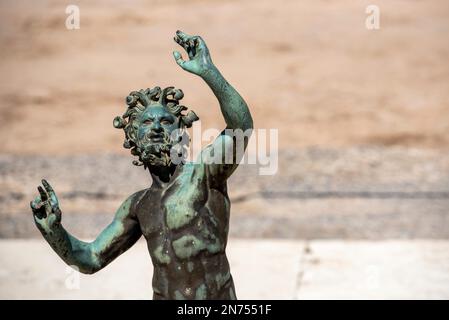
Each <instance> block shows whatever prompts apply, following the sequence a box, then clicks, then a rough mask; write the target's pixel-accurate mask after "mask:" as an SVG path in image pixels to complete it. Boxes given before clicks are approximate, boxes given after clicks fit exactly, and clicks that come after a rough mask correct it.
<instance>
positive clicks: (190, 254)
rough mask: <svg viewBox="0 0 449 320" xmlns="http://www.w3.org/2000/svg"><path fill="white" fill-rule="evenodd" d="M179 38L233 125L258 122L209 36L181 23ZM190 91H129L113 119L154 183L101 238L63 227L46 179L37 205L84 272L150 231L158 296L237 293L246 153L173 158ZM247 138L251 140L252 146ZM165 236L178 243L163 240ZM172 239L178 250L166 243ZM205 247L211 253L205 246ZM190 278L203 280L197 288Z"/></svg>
mask: <svg viewBox="0 0 449 320" xmlns="http://www.w3.org/2000/svg"><path fill="white" fill-rule="evenodd" d="M175 41H176V42H177V43H178V44H179V45H181V46H182V47H183V48H184V50H186V52H187V54H188V60H184V59H183V58H182V57H181V54H180V53H179V52H177V51H175V52H174V53H173V55H174V58H175V61H176V63H177V64H178V65H179V66H180V67H181V68H182V69H183V70H186V71H188V72H190V73H192V74H195V75H197V76H199V77H201V78H202V79H203V80H204V82H205V83H206V84H207V85H208V86H209V87H210V89H211V90H212V92H213V94H214V95H215V96H216V98H217V100H218V101H219V104H220V110H221V113H222V115H223V117H224V120H225V122H226V128H227V129H239V130H242V131H245V130H247V129H249V130H251V129H252V128H253V121H252V117H251V114H250V112H249V109H248V106H247V104H246V102H245V101H244V100H243V98H242V97H241V96H240V94H239V93H238V92H237V91H236V90H235V89H234V87H232V86H231V85H230V84H229V83H228V82H227V81H226V79H225V78H224V77H223V75H222V74H221V73H220V71H219V70H218V69H217V68H216V66H215V65H214V64H213V62H212V59H211V57H210V53H209V49H208V48H207V46H206V43H205V42H204V40H203V39H202V38H201V37H199V36H189V35H187V34H185V33H183V32H181V31H178V32H176V36H175ZM183 96H184V94H183V92H182V90H180V89H175V88H173V87H168V88H164V89H161V88H160V87H153V88H151V89H150V88H148V89H145V90H143V89H142V90H139V91H133V92H131V93H130V94H129V95H128V96H127V98H126V104H127V110H126V112H125V113H124V114H123V115H122V116H119V117H116V118H115V119H114V123H113V124H114V126H115V127H116V128H120V129H123V130H124V133H125V141H124V144H123V146H124V147H125V148H128V149H130V150H131V154H132V155H134V156H137V157H138V160H134V161H133V163H134V164H136V165H139V166H140V165H143V167H144V168H145V169H146V170H148V171H149V173H150V174H151V178H152V181H153V185H152V186H151V187H150V188H149V189H148V190H143V191H139V192H137V193H135V194H133V195H132V196H130V197H129V198H128V199H126V201H125V202H124V203H123V204H122V205H121V206H120V208H119V209H118V210H117V212H116V214H115V217H114V219H113V221H112V222H111V223H110V224H109V225H108V226H107V227H106V228H105V229H104V230H103V231H102V232H101V233H100V234H99V236H98V237H97V238H96V239H95V241H93V242H90V243H89V242H83V241H81V240H79V239H77V238H75V237H73V236H72V235H71V234H70V233H68V232H67V231H66V230H65V229H64V228H63V226H62V224H61V215H62V213H61V210H60V208H59V202H58V199H57V197H56V193H55V192H54V190H53V188H52V187H51V186H50V184H49V183H48V182H47V181H45V180H43V181H42V184H43V187H44V188H42V187H41V186H39V188H38V191H39V195H38V196H37V197H36V198H35V199H34V201H32V202H31V204H30V205H31V209H32V211H33V215H34V220H35V223H36V226H37V227H38V229H39V230H40V232H41V233H42V235H43V237H44V238H45V240H46V241H47V242H48V243H49V244H50V246H51V247H52V249H53V250H54V251H55V252H56V253H57V254H58V255H59V256H60V257H61V258H62V259H63V261H64V262H65V263H67V264H68V265H71V266H75V267H77V268H78V270H79V271H80V272H83V273H89V274H91V273H94V272H97V271H98V270H100V269H102V268H104V267H105V266H107V265H108V264H109V263H110V262H111V261H113V260H114V259H115V258H116V257H118V256H119V255H120V254H122V253H123V252H125V251H126V250H128V249H129V248H130V247H131V246H133V245H134V244H135V243H136V242H137V240H138V239H139V238H140V237H141V236H142V235H144V236H145V239H146V240H147V242H148V248H149V252H150V255H151V257H152V258H153V263H154V267H155V268H154V274H153V288H154V293H155V295H154V296H153V297H154V298H155V299H186V297H188V298H189V299H190V298H193V297H194V298H195V299H207V298H210V299H236V296H235V292H234V285H233V282H232V277H231V275H230V272H229V264H228V262H227V258H226V255H225V250H224V249H225V243H226V237H227V232H228V224H229V223H228V222H229V206H230V203H229V198H228V195H227V184H226V181H227V179H228V178H229V177H230V175H231V174H232V173H233V172H234V170H235V169H236V168H237V166H238V163H239V162H240V160H241V159H235V162H234V163H233V164H226V165H224V164H223V165H221V164H204V163H202V164H199V165H195V164H189V163H185V164H184V163H182V164H179V163H174V162H173V161H172V158H171V154H170V150H171V148H172V147H173V148H174V147H176V142H177V141H178V140H176V139H175V138H173V137H172V134H173V133H175V134H179V133H177V132H176V131H175V130H177V129H181V130H184V129H185V128H188V127H190V126H191V125H192V122H194V121H196V120H198V117H197V116H196V114H195V113H194V112H193V111H189V112H188V113H186V114H184V113H183V112H184V111H185V110H187V107H185V106H183V105H181V104H180V103H179V101H180V100H181V99H182V98H183ZM178 138H179V136H178ZM232 142H233V138H231V137H230V136H227V133H224V135H223V134H221V135H220V136H218V137H217V139H215V141H214V143H213V144H212V145H211V146H210V147H208V148H206V149H203V151H202V153H201V155H203V152H204V155H206V156H207V154H208V152H209V151H210V148H213V147H217V148H219V149H223V150H233V146H232V145H231V143H232ZM246 144H247V141H246V140H245V145H244V147H245V148H246ZM174 150H175V151H176V150H177V149H174ZM217 150H218V149H217ZM232 152H234V151H232ZM209 154H210V152H209ZM217 154H218V153H217ZM233 155H234V156H235V154H233ZM214 156H215V155H214ZM200 158H201V156H200ZM236 158H237V157H236ZM223 160H224V159H223ZM222 163H224V161H223V162H222ZM177 168H180V169H179V170H177ZM175 172H181V173H180V174H178V175H176V174H175ZM147 191H149V192H147ZM153 191H154V192H153ZM223 202H224V204H223ZM142 203H144V204H145V205H140V204H142ZM211 208H213V209H211ZM162 215H163V217H161V216H162ZM163 233H164V234H165V238H164V239H162V238H161V235H162V234H163ZM166 239H168V240H169V241H171V243H170V242H166V243H164V241H166ZM172 239H175V240H172ZM168 245H171V246H172V248H173V250H164V248H165V247H164V246H168ZM203 250H205V251H207V252H208V253H211V254H204V255H201V254H199V253H200V252H201V251H203ZM186 259H188V261H187V264H184V263H185V262H186V261H185V260H186ZM181 266H184V267H181ZM207 266H213V268H210V267H207ZM228 281H230V287H229V288H228V286H227V282H228ZM191 283H195V284H197V288H196V290H194V289H192V287H191ZM217 288H218V289H217Z"/></svg>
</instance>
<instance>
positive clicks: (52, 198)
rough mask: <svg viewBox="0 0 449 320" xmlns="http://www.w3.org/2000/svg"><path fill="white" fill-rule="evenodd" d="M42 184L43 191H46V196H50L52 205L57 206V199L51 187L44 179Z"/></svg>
mask: <svg viewBox="0 0 449 320" xmlns="http://www.w3.org/2000/svg"><path fill="white" fill-rule="evenodd" d="M42 184H43V185H44V188H45V190H46V191H47V193H48V195H49V196H50V199H51V201H52V204H54V205H57V203H58V198H57V197H56V193H55V191H54V190H53V188H52V187H51V185H50V184H49V183H48V181H47V180H45V179H42Z"/></svg>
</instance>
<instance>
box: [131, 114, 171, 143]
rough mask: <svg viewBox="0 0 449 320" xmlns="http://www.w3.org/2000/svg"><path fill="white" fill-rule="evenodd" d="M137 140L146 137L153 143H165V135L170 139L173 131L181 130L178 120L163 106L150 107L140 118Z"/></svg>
mask: <svg viewBox="0 0 449 320" xmlns="http://www.w3.org/2000/svg"><path fill="white" fill-rule="evenodd" d="M138 120H139V129H138V131H137V139H139V140H142V139H144V138H145V137H147V138H148V141H149V142H151V143H161V142H163V139H164V135H167V136H168V137H170V135H171V133H172V132H173V130H176V129H178V128H179V123H178V118H177V117H175V116H174V115H172V114H171V113H170V112H168V111H167V110H166V109H165V108H164V107H163V106H151V107H148V108H147V109H146V110H145V111H144V112H142V113H141V114H140V116H139V119H138Z"/></svg>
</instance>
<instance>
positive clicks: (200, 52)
mask: <svg viewBox="0 0 449 320" xmlns="http://www.w3.org/2000/svg"><path fill="white" fill-rule="evenodd" d="M174 40H175V42H176V43H178V44H179V45H180V46H181V47H183V48H184V50H185V51H186V52H187V54H188V55H189V60H187V61H185V60H184V59H183V58H182V56H181V54H180V53H179V51H173V56H174V57H175V60H176V63H177V64H178V65H179V66H180V67H181V68H183V69H184V70H186V71H188V72H191V73H193V74H196V75H198V76H204V75H205V74H206V73H207V71H208V70H211V69H213V68H214V64H213V63H212V59H211V57H210V54H209V49H208V48H207V46H206V43H205V42H204V40H203V39H202V38H201V37H200V36H189V35H188V34H185V33H184V32H182V31H179V30H178V31H176V36H175V38H174Z"/></svg>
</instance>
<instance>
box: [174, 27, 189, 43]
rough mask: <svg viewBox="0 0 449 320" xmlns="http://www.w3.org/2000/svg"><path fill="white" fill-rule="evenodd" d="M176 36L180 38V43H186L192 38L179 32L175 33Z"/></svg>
mask: <svg viewBox="0 0 449 320" xmlns="http://www.w3.org/2000/svg"><path fill="white" fill-rule="evenodd" d="M176 35H177V36H178V37H179V38H181V40H182V41H184V42H186V41H188V40H190V39H191V38H192V36H190V35H188V34H187V33H184V32H182V31H181V30H178V31H176Z"/></svg>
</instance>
